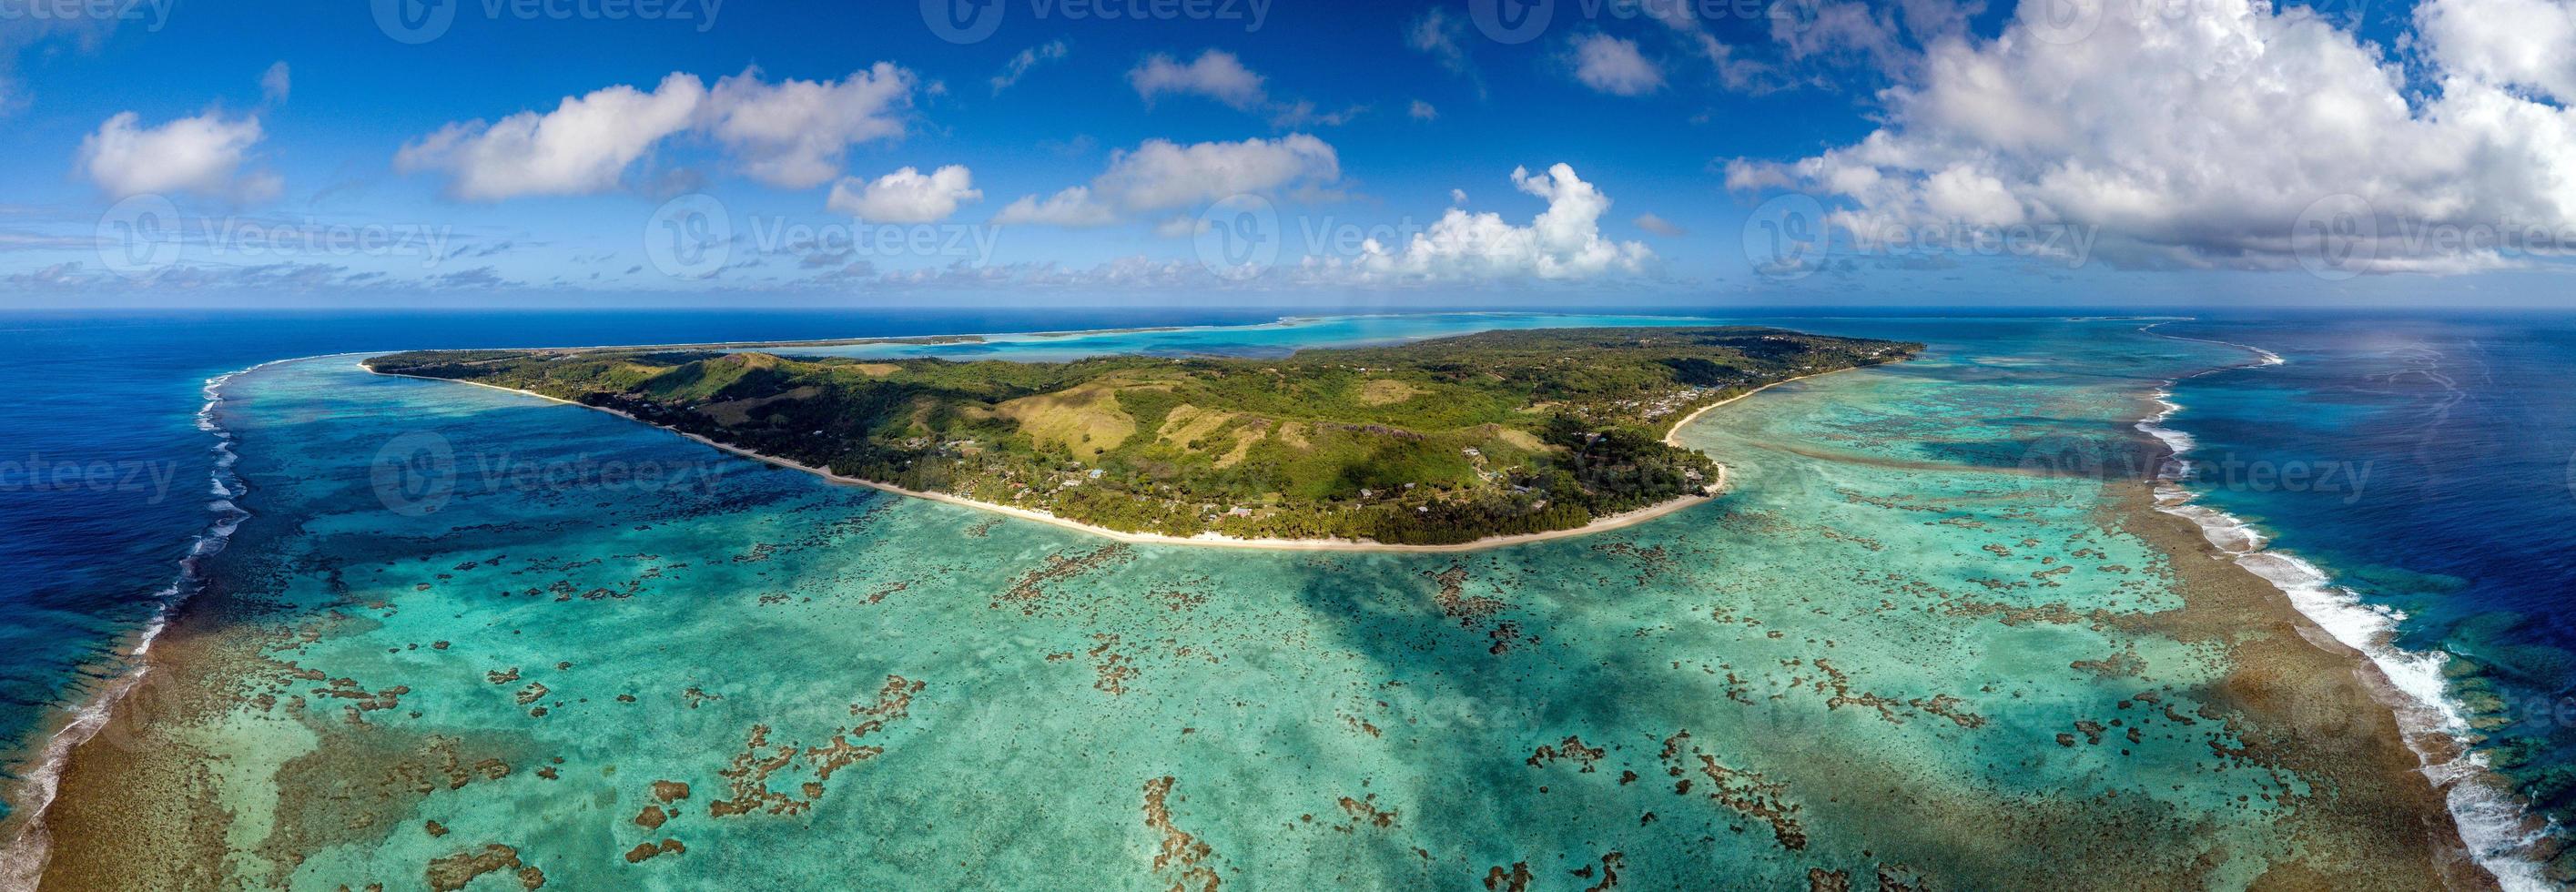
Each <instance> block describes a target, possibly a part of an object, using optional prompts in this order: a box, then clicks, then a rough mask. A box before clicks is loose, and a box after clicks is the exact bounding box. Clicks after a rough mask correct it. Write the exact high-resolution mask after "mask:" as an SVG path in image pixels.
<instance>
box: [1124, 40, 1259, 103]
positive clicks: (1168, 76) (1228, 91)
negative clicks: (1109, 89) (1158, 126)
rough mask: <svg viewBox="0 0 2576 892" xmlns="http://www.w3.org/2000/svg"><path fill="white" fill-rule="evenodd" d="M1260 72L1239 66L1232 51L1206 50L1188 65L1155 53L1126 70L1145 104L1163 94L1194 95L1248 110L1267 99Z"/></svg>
mask: <svg viewBox="0 0 2576 892" xmlns="http://www.w3.org/2000/svg"><path fill="white" fill-rule="evenodd" d="M1261 81H1262V77H1261V75H1258V74H1254V73H1252V70H1251V69H1248V68H1245V67H1243V62H1242V61H1241V60H1238V59H1236V58H1235V57H1234V54H1233V53H1229V52H1226V51H1224V50H1214V49H1212V50H1208V51H1206V52H1203V53H1200V54H1199V57H1198V58H1197V59H1195V60H1192V61H1191V62H1190V63H1189V64H1187V65H1183V64H1181V63H1179V62H1176V61H1173V59H1172V57H1171V56H1170V55H1167V54H1164V53H1156V54H1154V55H1152V56H1150V57H1147V58H1146V59H1145V61H1144V62H1143V63H1142V64H1139V65H1137V66H1136V67H1135V68H1134V69H1131V70H1129V71H1128V72H1127V83H1128V84H1129V85H1130V86H1133V87H1135V88H1136V95H1137V96H1139V97H1142V98H1143V99H1144V100H1145V101H1146V102H1147V103H1148V104H1150V103H1152V102H1153V101H1154V99H1155V97H1157V96H1161V95H1163V94H1165V93H1181V94H1195V95H1199V96H1205V97H1208V98H1210V99H1214V100H1216V101H1218V102H1222V103H1225V104H1227V105H1230V106H1234V107H1235V108H1238V109H1243V110H1246V111H1249V110H1251V109H1253V108H1254V107H1257V106H1259V105H1261V104H1262V103H1263V102H1265V101H1268V99H1269V93H1268V92H1267V91H1266V90H1264V89H1263V88H1262V86H1261Z"/></svg>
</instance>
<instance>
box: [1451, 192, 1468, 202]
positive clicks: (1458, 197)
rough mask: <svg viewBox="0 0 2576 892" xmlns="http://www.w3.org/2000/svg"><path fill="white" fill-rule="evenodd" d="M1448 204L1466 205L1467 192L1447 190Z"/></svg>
mask: <svg viewBox="0 0 2576 892" xmlns="http://www.w3.org/2000/svg"><path fill="white" fill-rule="evenodd" d="M1449 203H1450V204H1466V203H1467V190H1465V189H1451V190H1449Z"/></svg>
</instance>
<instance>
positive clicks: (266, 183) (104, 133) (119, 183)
mask: <svg viewBox="0 0 2576 892" xmlns="http://www.w3.org/2000/svg"><path fill="white" fill-rule="evenodd" d="M262 136H263V134H262V132H261V131H260V127H259V119H258V118H257V117H244V118H239V119H227V118H225V117H224V116H223V113H222V112H220V111H214V110H209V111H207V112H206V113H204V114H201V115H197V116H195V117H188V118H180V119H178V120H175V121H171V122H169V123H167V124H163V125H161V126H158V127H145V126H143V119H142V117H141V116H140V115H137V114H135V113H133V112H120V113H118V114H117V115H116V116H114V117H111V118H108V119H107V122H106V123H103V124H100V125H99V127H98V130H97V131H96V132H93V133H91V134H90V135H88V136H86V137H83V138H82V139H81V147H80V156H79V165H80V170H81V171H82V172H83V173H84V174H87V175H88V177H89V180H90V182H92V183H95V184H97V185H98V188H99V189H100V190H101V191H104V192H106V193H107V194H108V196H109V197H112V198H124V197H126V196H130V195H140V194H143V193H147V192H188V193H193V194H197V195H204V196H210V197H216V198H224V199H230V200H234V201H243V202H256V201H266V200H268V199H271V198H275V197H277V194H278V192H279V191H280V189H281V188H282V187H283V185H284V183H283V181H281V180H280V179H279V178H278V177H277V175H276V174H273V173H267V172H264V171H261V172H249V173H245V172H243V170H242V167H243V165H244V164H245V163H246V162H248V161H249V159H250V153H251V150H252V149H253V148H254V147H256V146H258V145H259V141H260V138H261V137H262Z"/></svg>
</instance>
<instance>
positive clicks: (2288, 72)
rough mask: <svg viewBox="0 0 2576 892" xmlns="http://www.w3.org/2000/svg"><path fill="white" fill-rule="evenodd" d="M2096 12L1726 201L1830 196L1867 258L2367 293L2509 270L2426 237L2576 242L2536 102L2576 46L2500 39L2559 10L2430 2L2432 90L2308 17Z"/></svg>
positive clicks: (2055, 24) (2175, 10)
mask: <svg viewBox="0 0 2576 892" xmlns="http://www.w3.org/2000/svg"><path fill="white" fill-rule="evenodd" d="M2080 2H2081V4H2082V5H2081V6H2079V7H2078V8H2077V10H2076V11H2075V12H2076V14H2075V15H2074V16H2072V17H2062V18H2057V19H2048V18H2044V17H2043V16H2044V15H2045V13H2044V11H2043V10H2042V9H2041V8H2040V7H2041V5H2040V4H2026V5H2024V6H2022V7H2020V8H2019V10H2018V12H2017V17H2016V19H2015V20H2014V21H2013V22H2011V23H2010V24H2009V25H2008V26H2007V27H2006V29H2005V31H2004V32H2003V34H2001V35H2000V36H1999V37H1998V38H1997V39H1994V40H1988V41H1971V40H1966V39H1952V40H1944V41H1939V42H1936V43H1935V44H1934V45H1933V46H1932V47H1931V49H1930V50H1929V51H1928V53H1927V54H1926V55H1925V56H1924V58H1923V59H1922V60H1921V62H1920V67H1919V72H1920V73H1919V76H1917V77H1915V78H1913V79H1911V80H1910V82H1906V83H1901V84H1899V85H1898V86H1896V87H1894V88H1891V89H1890V90H1888V91H1887V92H1886V93H1885V94H1883V98H1884V100H1885V102H1886V104H1887V108H1886V112H1885V116H1884V120H1885V123H1884V125H1883V126H1881V127H1880V128H1879V129H1878V130H1877V131H1876V132H1874V133H1871V134H1870V135H1869V136H1868V137H1867V138H1865V139H1862V140H1861V141H1859V142H1857V143H1854V144H1852V145H1848V146H1843V147H1840V148H1835V149H1831V150H1828V151H1826V152H1824V153H1822V154H1820V155H1817V156H1814V157H1810V158H1805V159H1802V160H1798V161H1795V162H1791V163H1786V164H1774V163H1766V162H1754V161H1743V160H1737V161H1735V162H1732V163H1731V164H1730V165H1729V167H1728V182H1729V185H1730V186H1731V187H1734V188H1737V189H1741V190H1761V189H1768V188H1777V187H1784V186H1785V187H1788V188H1796V189H1803V190H1808V191H1811V192H1814V193H1817V194H1818V195H1820V196H1821V197H1823V198H1825V199H1827V200H1829V201H1831V202H1833V204H1834V205H1835V208H1834V210H1833V211H1832V212H1831V214H1830V220H1831V222H1832V223H1834V224H1835V225H1836V226H1837V227H1838V228H1839V230H1840V231H1842V232H1848V233H1852V234H1853V237H1854V238H1855V239H1856V240H1859V241H1861V242H1864V243H1866V242H1868V241H1869V240H1870V237H1871V235H1872V234H1875V233H1888V232H1896V231H1901V229H1900V227H1922V226H1925V225H1931V224H1941V225H1964V226H1968V227H2004V226H2019V225H2029V226H2037V227H2067V228H2074V229H2078V230H2083V231H2089V232H2098V234H2099V236H2100V243H2101V245H2102V248H2101V250H2100V251H2099V252H2098V253H2099V255H2100V256H2102V257H2104V258H2106V259H2108V260H2111V261H2112V262H2114V263H2119V264H2123V265H2130V266H2148V267H2162V266H2183V267H2231V268H2254V269H2272V268H2283V267H2294V266H2297V265H2299V261H2300V260H2301V259H2302V257H2303V255H2313V254H2314V253H2315V252H2317V251H2318V250H2320V249H2321V248H2333V249H2334V250H2337V251H2341V250H2346V249H2350V248H2353V247H2358V248H2359V249H2360V256H2359V257H2358V258H2355V259H2353V260H2351V261H2349V262H2352V263H2355V264H2356V266H2357V268H2358V269H2360V270H2362V271H2400V270H2432V271H2439V270H2453V269H2462V268H2477V267H2483V266H2490V265H2494V264H2496V263H2499V262H2509V259H2508V258H2506V257H2504V256H2502V255H2501V254H2500V253H2499V252H2498V251H2495V250H2489V249H2480V248H2470V249H2468V250H2450V251H2447V252H2445V251H2444V250H2442V246H2441V245H2439V244H2432V245H2428V244H2426V243H2424V242H2423V240H2422V239H2421V238H2420V234H2421V233H2422V232H2423V231H2425V228H2426V227H2464V228H2465V227H2479V226H2486V227H2513V226H2528V227H2541V228H2547V229H2555V230H2559V231H2565V230H2566V228H2567V227H2570V226H2576V113H2571V112H2570V111H2569V110H2568V109H2566V108H2564V107H2562V106H2561V105H2559V104H2557V103H2555V102H2550V101H2543V100H2542V99H2539V98H2535V97H2533V96H2531V95H2530V94H2529V93H2528V92H2524V91H2526V90H2530V91H2541V92H2543V93H2545V94H2547V95H2548V96H2551V97H2556V96H2559V95H2561V94H2560V93H2559V92H2558V91H2560V90H2563V89H2567V88H2568V83H2569V82H2568V81H2567V80H2566V79H2565V78H2567V74H2568V69H2567V64H2568V63H2567V62H2566V60H2568V59H2571V58H2576V39H2571V38H2570V36H2569V35H2571V34H2576V31H2555V30H2553V29H2555V27H2556V26H2555V25H2554V24H2553V23H2554V22H2555V21H2557V19H2553V18H2551V17H2550V16H2549V15H2545V14H2542V12H2543V11H2542V10H2524V11H2525V12H2530V13H2532V15H2531V16H2530V17H2529V18H2527V19H2521V18H2517V19H2511V21H2512V22H2513V23H2514V24H2513V26H2512V28H2511V29H2510V30H2511V31H2512V32H2513V33H2510V34H2508V33H2505V31H2504V30H2500V29H2498V28H2497V27H2494V25H2495V23H2497V22H2502V21H2506V19H2501V18H2495V17H2496V16H2500V15H2510V14H2516V13H2511V12H2510V11H2509V10H2505V9H2503V7H2507V6H2519V5H2526V4H2529V5H2537V6H2543V7H2548V11H2553V12H2555V13H2556V14H2558V15H2561V16H2563V15H2564V14H2565V12H2566V9H2567V7H2566V6H2565V5H2564V4H2561V3H2555V2H2539V3H2534V0H2426V2H2425V3H2424V5H2422V6H2420V7H2419V8H2418V10H2417V20H2418V23H2419V28H2420V29H2421V31H2422V34H2423V37H2424V40H2425V42H2426V43H2427V45H2428V46H2429V52H2428V53H2427V54H2426V55H2427V59H2426V60H2425V61H2426V63H2427V64H2428V67H2429V68H2430V70H2429V71H2427V72H2425V73H2424V76H2423V78H2422V81H2421V83H2423V84H2425V85H2427V89H2424V90H2422V91H2420V92H2419V91H2414V90H2410V88H2409V87H2408V84H2409V80H2408V77H2407V71H2405V70H2404V69H2403V68H2402V67H2401V65H2400V63H2399V62H2398V61H2397V60H2394V59H2391V58H2389V57H2388V56H2387V55H2386V54H2385V53H2384V51H2383V50H2382V49H2381V48H2380V47H2379V46H2378V45H2377V44H2374V43H2369V42H2364V41H2362V40H2360V39H2358V38H2356V37H2355V36H2354V35H2353V34H2352V33H2351V32H2349V31H2346V30H2343V29H2341V28H2339V27H2338V26H2337V25H2336V24H2335V23H2333V22H2330V21H2328V20H2326V19H2324V18H2322V17H2321V16H2320V15H2319V14H2318V13H2316V12H2315V11H2313V10H2310V9H2308V8H2305V7H2295V6H2294V7H2287V8H2277V9H2276V8H2274V7H2273V6H2271V5H2270V4H2267V3H2261V2H2255V0H2207V2H2201V3H2192V4H2181V5H2176V6H2172V7H2170V8H2168V7H2164V6H2158V7H2155V9H2157V10H2159V12H2158V13H2157V14H2154V15H2147V16H2140V15H2138V14H2137V13H2136V11H2135V10H2136V7H2135V6H2134V5H2133V4H2124V3H2110V4H2108V5H2107V6H2106V5H2105V4H2104V2H2103V0H2080ZM2068 21H2074V22H2079V23H2093V24H2092V30H2091V31H2090V32H2089V33H2071V32H2069V31H2068V30H2067V28H2066V27H2065V23H2066V22H2068ZM2553 33H2554V34H2556V35H2558V36H2556V37H2551V36H2549V35H2551V34H2553ZM2553 63H2554V65H2553ZM2338 196H2340V197H2338ZM2321 207H2322V208H2326V209H2328V210H2329V211H2331V212H2332V213H2331V214H2330V215H2328V216H2329V217H2330V219H2326V220H2320V219H2318V218H2319V216H2320V214H2319V208H2321ZM2356 210H2357V211H2358V212H2357V213H2356ZM2326 222H2330V223H2332V224H2333V226H2334V227H2336V228H2335V229H2333V230H2331V231H2329V230H2326V229H2320V228H2316V227H2315V226H2312V225H2303V224H2315V223H2326ZM2409 232H2412V233H2415V234H2416V235H2415V236H2409V235H2408V233H2409ZM2326 239H2342V240H2344V241H2345V242H2352V241H2354V240H2358V244H2357V245H2355V244H2333V245H2329V244H2325V243H2324V240H2326ZM2339 262H2343V261H2339ZM2311 268H2313V267H2311Z"/></svg>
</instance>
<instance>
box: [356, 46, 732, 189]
mask: <svg viewBox="0 0 2576 892" xmlns="http://www.w3.org/2000/svg"><path fill="white" fill-rule="evenodd" d="M706 94H707V90H706V85H705V84H704V83H702V82H700V81H699V80H698V79H697V77H696V76H694V75H688V74H672V75H671V76H669V77H665V78H663V79H662V83H661V85H659V86H657V87H655V88H654V89H653V91H652V92H649V93H647V92H645V91H642V90H638V89H635V88H634V87H630V86H626V85H623V84H621V85H618V86H614V87H608V88H606V89H601V90H596V91H593V92H591V93H589V94H587V95H582V96H573V97H567V98H565V99H564V101H563V102H562V103H561V104H559V105H557V106H556V107H555V110H554V111H551V112H547V113H545V114H538V113H536V112H533V111H523V112H520V113H518V114H515V115H511V116H509V117H506V118H502V119H501V120H499V121H496V122H492V123H489V124H487V123H484V122H483V121H479V120H476V121H463V122H458V123H452V124H449V125H447V126H445V127H441V128H439V130H438V132H436V133H432V134H430V135H428V136H424V137H421V138H420V139H417V140H413V141H412V142H410V143H407V144H405V145H404V146H403V147H402V150H401V151H400V152H397V153H395V155H394V169H396V170H398V171H402V172H404V173H414V172H420V171H433V170H434V171H444V172H446V173H447V174H448V175H449V180H448V186H447V188H448V192H449V194H451V195H454V196H456V197H458V198H464V199H471V200H477V201H497V200H500V199H504V198H514V197H518V196H522V195H583V194H589V193H594V192H605V191H608V190H609V189H611V188H614V187H616V185H617V181H618V177H619V176H620V175H621V174H623V173H624V172H625V171H626V166H627V165H629V164H632V163H634V162H635V159H637V158H640V157H643V155H644V153H645V151H646V150H649V149H651V148H652V147H653V145H654V144H655V143H658V142H661V141H662V138H663V137H667V136H670V135H671V134H674V133H678V132H680V131H682V130H686V129H688V127H689V126H690V124H691V122H692V121H693V120H695V118H696V116H697V114H698V106H699V105H700V104H701V103H703V102H704V101H705V100H706Z"/></svg>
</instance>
